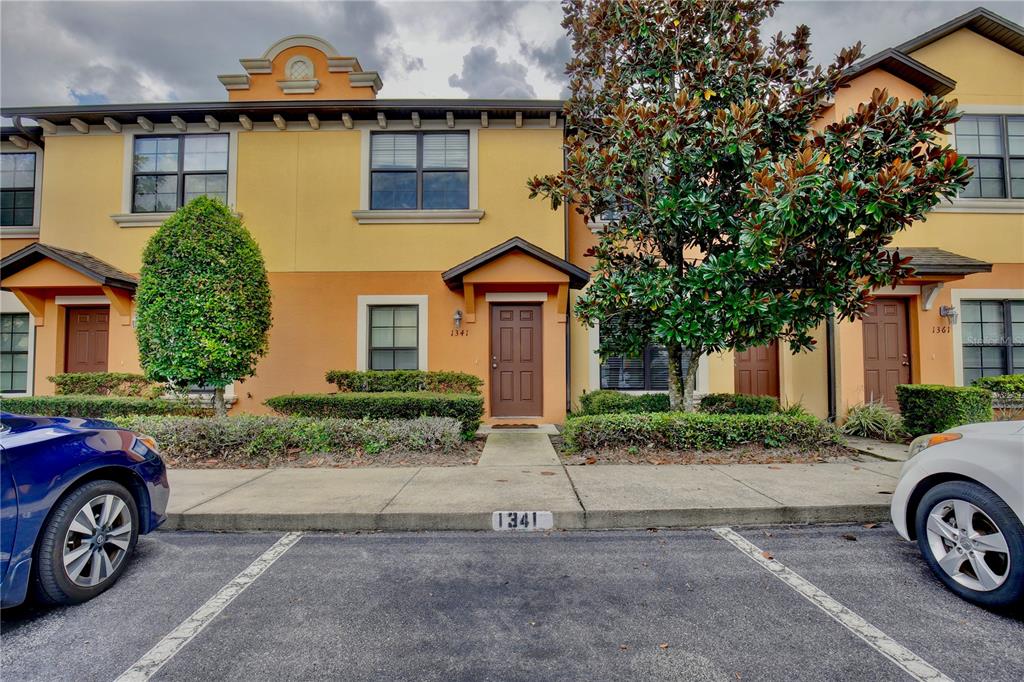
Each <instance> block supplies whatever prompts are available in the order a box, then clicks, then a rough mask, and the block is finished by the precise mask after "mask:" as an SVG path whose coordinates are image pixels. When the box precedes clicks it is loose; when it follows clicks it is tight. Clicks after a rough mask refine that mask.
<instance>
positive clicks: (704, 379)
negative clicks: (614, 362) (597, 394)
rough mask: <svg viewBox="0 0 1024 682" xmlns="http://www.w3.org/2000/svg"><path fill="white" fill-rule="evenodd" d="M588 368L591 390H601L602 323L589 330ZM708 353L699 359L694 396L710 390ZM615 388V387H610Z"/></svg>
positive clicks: (627, 391) (639, 392)
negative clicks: (599, 351)
mask: <svg viewBox="0 0 1024 682" xmlns="http://www.w3.org/2000/svg"><path fill="white" fill-rule="evenodd" d="M587 341H588V344H587V346H588V358H589V362H588V369H589V372H588V374H589V376H588V377H587V379H588V381H587V384H588V389H587V390H589V391H599V390H601V356H600V355H599V354H598V352H597V349H598V348H599V347H600V345H601V329H600V323H599V322H597V323H594V326H593V327H590V329H589V330H588V336H587ZM707 358H708V356H707V354H706V353H705V354H704V355H701V356H700V359H699V360H697V378H696V381H695V382H694V384H695V385H694V387H693V394H694V396H697V397H700V396H703V395H706V394H707V392H708V386H709V384H710V381H711V375H710V371H709V369H708V367H709V365H710V363H708V361H707ZM608 390H615V389H608ZM619 393H627V394H629V395H640V394H643V393H668V391H643V390H620V391H619Z"/></svg>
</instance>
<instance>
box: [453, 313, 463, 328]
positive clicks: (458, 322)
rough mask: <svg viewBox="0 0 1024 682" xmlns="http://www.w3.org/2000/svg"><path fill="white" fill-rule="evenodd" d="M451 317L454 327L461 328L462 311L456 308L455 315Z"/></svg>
mask: <svg viewBox="0 0 1024 682" xmlns="http://www.w3.org/2000/svg"><path fill="white" fill-rule="evenodd" d="M453 319H454V320H455V328H456V329H462V311H461V310H456V311H455V317H454V318H453Z"/></svg>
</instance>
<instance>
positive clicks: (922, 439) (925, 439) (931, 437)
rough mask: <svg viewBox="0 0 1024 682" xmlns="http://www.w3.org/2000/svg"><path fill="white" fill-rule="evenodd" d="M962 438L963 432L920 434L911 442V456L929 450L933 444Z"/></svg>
mask: <svg viewBox="0 0 1024 682" xmlns="http://www.w3.org/2000/svg"><path fill="white" fill-rule="evenodd" d="M961 438H963V434H960V433H955V432H946V433H929V434H927V435H924V436H918V437H917V438H915V439H914V440H913V442H911V444H910V457H915V456H917V455H918V454H920V453H921V452H922V451H923V450H927V449H928V448H930V447H932V446H933V445H941V444H942V443H948V442H950V441H954V440H960V439H961Z"/></svg>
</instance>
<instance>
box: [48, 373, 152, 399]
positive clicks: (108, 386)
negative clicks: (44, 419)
mask: <svg viewBox="0 0 1024 682" xmlns="http://www.w3.org/2000/svg"><path fill="white" fill-rule="evenodd" d="M46 378H47V379H49V380H50V381H51V382H53V385H54V386H56V387H57V395H109V396H126V397H128V396H131V397H137V398H159V397H160V396H161V395H162V394H163V392H164V386H163V384H159V383H156V382H154V381H150V380H149V379H147V378H146V377H144V376H142V375H141V374H129V373H127V372H69V373H65V374H57V375H55V376H52V377H46Z"/></svg>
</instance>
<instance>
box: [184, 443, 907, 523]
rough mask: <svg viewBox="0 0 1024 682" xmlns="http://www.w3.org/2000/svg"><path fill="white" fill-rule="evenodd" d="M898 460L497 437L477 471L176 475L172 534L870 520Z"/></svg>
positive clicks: (883, 512) (881, 513)
mask: <svg viewBox="0 0 1024 682" xmlns="http://www.w3.org/2000/svg"><path fill="white" fill-rule="evenodd" d="M899 468H900V464H899V463H897V462H886V461H877V460H873V461H871V462H863V463H828V464H772V465H761V464H732V465H663V466H653V465H594V466H562V465H561V463H560V462H559V461H558V457H557V455H556V453H555V451H554V448H553V447H552V446H551V443H550V441H549V440H548V438H547V436H546V435H544V434H541V433H523V432H507V433H506V432H495V433H492V434H491V435H490V436H488V441H487V444H486V446H485V448H484V452H483V455H482V456H481V458H480V462H479V464H478V465H477V466H463V467H409V468H394V469H383V468H382V469H370V468H361V469H288V468H283V469H269V470H268V469H182V470H172V471H171V472H170V481H171V502H170V507H169V509H168V512H169V518H168V522H167V524H166V525H165V527H166V528H168V529H179V530H224V531H229V530H281V531H285V530H335V531H343V530H344V531H348V530H484V529H490V528H491V513H492V512H494V511H511V510H517V511H550V512H552V513H553V514H554V519H555V527H556V528H565V529H572V528H590V529H611V528H649V527H676V528H685V527H696V526H708V525H714V524H770V523H809V522H851V523H853V522H857V523H862V522H868V521H881V520H885V519H887V518H888V505H889V499H890V496H891V493H892V490H893V488H894V487H895V485H896V477H897V476H898V474H899Z"/></svg>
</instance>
